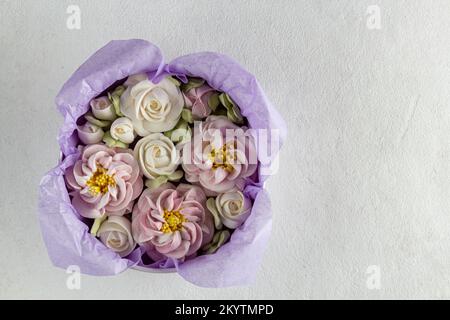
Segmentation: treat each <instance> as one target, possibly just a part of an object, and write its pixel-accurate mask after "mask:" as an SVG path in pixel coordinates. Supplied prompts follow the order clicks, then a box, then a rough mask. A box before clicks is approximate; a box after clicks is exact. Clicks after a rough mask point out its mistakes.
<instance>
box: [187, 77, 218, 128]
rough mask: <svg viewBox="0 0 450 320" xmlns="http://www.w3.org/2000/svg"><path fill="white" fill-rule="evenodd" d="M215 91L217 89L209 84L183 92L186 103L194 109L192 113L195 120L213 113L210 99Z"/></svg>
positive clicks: (189, 107)
mask: <svg viewBox="0 0 450 320" xmlns="http://www.w3.org/2000/svg"><path fill="white" fill-rule="evenodd" d="M214 93H216V91H215V90H214V89H213V88H211V87H210V86H208V85H207V84H203V85H201V86H200V87H197V88H192V89H189V90H188V91H187V92H184V93H183V95H184V101H185V105H186V107H187V108H188V109H191V110H192V115H193V117H194V119H195V120H200V119H203V118H206V117H207V116H209V115H210V114H211V108H210V107H209V104H208V101H209V98H210V97H211V96H212V95H213V94H214Z"/></svg>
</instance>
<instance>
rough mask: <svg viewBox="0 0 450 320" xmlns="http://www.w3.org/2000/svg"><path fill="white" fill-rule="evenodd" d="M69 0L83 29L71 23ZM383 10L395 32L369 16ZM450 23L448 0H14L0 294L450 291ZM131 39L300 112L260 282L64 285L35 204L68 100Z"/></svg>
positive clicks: (173, 278) (2, 33)
mask: <svg viewBox="0 0 450 320" xmlns="http://www.w3.org/2000/svg"><path fill="white" fill-rule="evenodd" d="M69 4H75V5H78V6H79V8H80V10H81V29H80V30H69V29H68V28H67V27H66V19H67V17H68V14H67V13H66V9H67V6H68V5H69ZM369 5H377V6H378V8H379V9H380V27H381V29H370V28H368V27H367V19H368V18H369V19H370V18H371V17H372V16H368V15H367V14H366V10H367V8H368V6H369ZM449 16H450V1H445V0H442V1H426V0H422V1H412V0H411V1H399V0H390V1H387V0H386V1H384V0H370V1H367V0H361V1H358V0H353V1H317V0H310V1H289V0H277V1H274V0H269V1H261V0H253V1H236V0H234V1H204V0H202V1H198V0H196V1H193V0H192V1H143V0H139V1H125V0H120V1H81V0H71V1H65V0H64V1H59V0H58V1H50V0H47V1H43V0H40V1H32V0H28V1H17V0H14V1H12V0H11V1H8V0H0V58H1V59H0V111H1V115H0V150H1V152H0V164H1V165H0V214H1V223H0V235H1V239H2V241H1V242H0V248H1V251H0V252H1V255H2V256H1V257H0V298H63V299H74V298H75V299H77V298H84V299H91V298H103V299H116V298H139V299H141V298H142V299H160V298H164V299H179V298H180V299H181V298H192V299H206V298H213V299H233V298H241V299H253V298H258V299H265V298H275V299H277V298H290V299H311V298H358V299H364V298H375V299H378V298H450V62H449V61H450V59H449V56H450V34H449V32H450V31H449V30H450V19H449ZM370 22H373V21H372V20H370V21H369V24H370ZM127 38H143V39H147V40H149V41H152V42H154V43H155V44H157V45H158V46H159V47H160V48H161V49H162V51H163V52H164V54H165V56H166V58H167V59H168V60H170V59H172V58H174V57H176V56H178V55H182V54H187V53H191V52H196V51H204V50H211V51H218V52H222V53H226V54H228V55H230V56H232V57H234V58H235V59H236V60H238V61H240V62H241V63H242V64H243V65H244V66H246V67H247V69H248V70H249V71H250V72H252V73H253V74H255V75H256V76H257V78H258V79H259V81H260V83H261V85H262V87H263V88H264V89H265V91H266V93H267V95H268V97H269V98H270V100H271V101H272V102H273V104H274V105H275V106H277V108H278V109H279V111H280V112H281V114H282V115H283V116H284V118H285V119H286V121H287V125H288V130H289V140H288V141H287V143H286V144H285V146H284V148H283V150H282V152H281V155H280V170H279V172H278V174H277V175H276V176H274V177H272V179H271V180H270V182H269V183H268V189H269V191H270V194H271V198H272V201H273V221H274V223H273V232H272V237H271V240H270V245H269V246H268V248H267V251H266V254H265V256H264V260H263V265H262V266H261V268H260V270H258V276H257V282H256V283H255V284H254V285H253V286H251V287H244V288H227V289H203V288H198V287H195V286H193V285H191V284H189V283H187V282H185V281H184V280H183V279H182V278H181V277H179V276H178V275H177V274H150V273H142V272H138V271H128V272H125V273H123V274H121V275H119V276H115V277H106V278H97V277H91V276H83V277H82V279H81V281H82V282H81V285H82V286H81V290H68V289H67V287H66V277H67V275H66V273H65V272H64V270H61V269H57V268H55V267H53V266H52V265H51V263H50V261H49V259H48V257H47V253H46V249H45V247H44V244H43V241H42V239H41V234H40V230H39V225H38V220H37V215H36V206H37V191H38V184H39V181H40V178H41V177H42V175H43V174H44V173H45V172H46V171H47V170H49V169H50V168H51V167H53V166H54V165H55V164H56V161H57V158H58V145H57V142H56V135H57V131H58V128H59V127H60V126H61V124H62V117H61V116H60V115H59V114H58V113H57V111H56V109H55V105H54V102H53V101H54V97H55V95H56V94H57V92H58V90H59V89H60V87H61V86H62V84H63V83H64V81H65V80H67V79H68V77H69V76H70V75H71V73H72V72H73V71H74V70H75V69H76V68H77V67H78V66H79V65H80V64H81V63H82V62H83V61H84V60H85V59H86V58H87V57H88V56H89V55H90V54H92V53H93V52H94V51H95V50H97V49H98V48H100V47H101V46H103V45H104V44H106V43H107V42H108V41H109V40H112V39H127ZM373 265H374V266H376V267H375V268H379V270H380V275H381V282H380V287H379V289H378V290H377V289H374V290H370V289H369V288H368V287H367V279H368V277H369V276H370V275H368V274H366V271H367V268H368V267H369V266H373ZM369 282H370V281H369ZM369 287H370V286H369Z"/></svg>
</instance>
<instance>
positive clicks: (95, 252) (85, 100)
mask: <svg viewBox="0 0 450 320" xmlns="http://www.w3.org/2000/svg"><path fill="white" fill-rule="evenodd" d="M142 72H146V73H148V74H149V75H150V76H151V77H152V79H153V80H154V81H155V82H157V81H159V80H160V79H161V78H162V77H163V76H164V75H168V74H170V75H175V76H178V77H179V78H180V79H183V78H184V79H185V77H186V76H195V77H201V78H203V79H205V80H206V81H207V82H208V83H209V85H210V86H212V87H213V88H215V89H216V90H219V91H223V92H226V93H228V94H229V95H230V97H231V98H232V99H233V100H234V101H235V102H236V103H237V104H238V105H239V106H240V107H241V110H242V114H243V115H244V116H245V117H247V119H248V121H249V126H250V127H251V128H254V129H259V128H265V129H269V130H271V129H275V130H278V133H279V137H280V141H283V140H284V138H285V137H286V126H285V123H284V121H283V119H282V118H281V116H280V115H279V114H278V112H277V111H276V110H275V109H274V108H273V107H272V106H271V104H270V103H269V101H268V100H267V98H266V97H265V95H264V93H263V91H262V89H261V88H260V86H259V84H258V82H257V81H256V79H255V77H254V76H253V75H251V74H250V73H248V72H247V71H246V70H244V69H243V68H242V67H241V66H240V65H239V64H238V63H237V62H235V61H234V60H232V59H231V58H229V57H227V56H225V55H222V54H218V53H213V52H204V53H195V54H190V55H186V56H182V57H179V58H177V59H175V60H173V61H172V62H170V63H169V64H165V63H164V60H163V56H162V53H161V51H160V50H159V48H158V47H156V46H155V45H153V44H151V43H149V42H147V41H144V40H121V41H111V42H109V43H108V44H107V45H106V46H104V47H103V48H101V49H100V50H98V51H97V52H96V53H94V54H93V55H92V56H91V57H90V58H89V59H88V60H87V61H86V62H85V63H83V65H81V67H79V68H78V70H76V71H75V73H74V74H73V75H72V76H71V77H70V79H69V80H68V81H67V82H66V83H65V84H64V86H63V88H62V89H61V91H60V92H59V94H58V95H57V97H56V104H57V107H58V110H59V111H60V112H61V113H62V115H63V117H64V124H63V126H62V128H61V129H60V132H59V135H58V142H59V145H60V149H61V153H62V157H61V160H60V162H59V164H58V165H57V166H56V167H55V168H54V169H52V170H50V171H49V172H48V173H47V174H46V175H45V176H44V177H43V178H42V180H41V183H40V186H39V221H40V225H41V230H42V235H43V238H44V242H45V244H46V247H47V250H48V254H49V256H50V259H51V261H52V262H53V264H54V265H55V266H58V267H61V268H67V267H68V266H70V265H77V266H78V267H79V268H80V270H81V272H82V273H85V274H91V275H114V274H118V273H120V272H123V271H124V270H126V269H127V268H130V267H133V268H137V269H140V270H147V271H177V272H178V273H179V274H180V275H181V276H182V277H183V278H184V279H185V280H187V281H189V282H191V283H193V284H195V285H198V286H203V287H227V286H242V285H249V284H251V283H252V282H253V281H254V279H255V274H256V271H257V268H258V266H259V264H260V262H261V258H262V255H263V252H264V249H265V247H266V244H267V241H268V238H269V236H270V230H271V224H272V218H271V207H270V199H269V197H268V194H267V192H266V191H265V190H264V189H263V186H264V184H263V182H264V180H266V178H267V176H264V175H262V174H261V170H259V182H258V183H256V184H252V185H249V186H247V187H246V189H245V190H244V192H245V193H246V194H247V195H249V196H250V197H251V198H252V199H253V200H254V204H253V208H252V213H251V215H250V216H249V218H248V219H247V221H246V222H245V223H244V224H243V225H242V226H241V227H239V228H238V229H236V230H235V231H234V233H233V234H232V236H231V239H230V241H229V242H228V243H227V244H225V245H223V246H222V247H221V248H220V249H219V250H218V251H217V252H216V253H215V254H212V255H203V256H198V257H196V258H194V259H191V260H187V261H185V262H184V263H178V262H177V261H165V262H164V263H161V262H160V263H154V264H153V265H150V266H146V265H144V263H143V262H142V261H141V255H142V254H141V250H140V249H139V248H138V249H136V250H135V251H134V252H133V253H131V254H130V255H129V256H128V257H127V258H120V256H119V255H117V254H116V253H114V252H113V251H111V250H109V249H108V248H107V247H105V246H104V245H103V244H102V243H101V242H100V241H99V240H97V239H96V238H95V237H94V236H92V235H91V234H90V233H89V227H88V226H87V225H86V224H85V223H83V222H82V221H81V220H80V215H79V214H78V213H77V212H76V210H75V209H74V208H73V207H72V205H71V203H70V198H69V195H68V192H67V188H66V185H65V182H64V176H63V175H64V170H65V169H66V168H67V167H70V166H71V165H73V164H74V163H75V161H76V160H77V158H78V156H79V152H78V150H77V148H76V144H77V137H76V121H77V119H78V118H79V117H80V116H82V115H83V114H84V113H86V112H87V110H88V108H89V102H90V100H91V99H92V98H94V97H96V96H98V95H99V94H100V93H102V92H104V91H105V90H106V89H107V88H108V87H110V86H111V85H113V84H114V83H115V82H117V81H118V80H122V79H124V78H126V77H128V76H129V75H132V74H137V73H142ZM269 138H270V137H269ZM279 145H280V146H281V143H280V144H279ZM258 152H260V151H259V150H258ZM266 153H268V152H267V151H266ZM276 153H278V150H275V151H273V152H272V154H269V156H267V155H266V158H269V160H268V161H266V162H265V163H261V162H260V164H259V166H260V169H261V166H262V165H264V166H270V165H271V161H272V160H273V159H275V157H276Z"/></svg>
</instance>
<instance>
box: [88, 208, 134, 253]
mask: <svg viewBox="0 0 450 320" xmlns="http://www.w3.org/2000/svg"><path fill="white" fill-rule="evenodd" d="M97 236H98V237H99V238H100V241H101V242H103V244H104V245H105V246H107V247H108V248H110V249H111V250H113V251H114V252H117V253H118V254H119V255H120V256H121V257H125V256H127V255H129V254H130V253H131V252H132V251H133V250H134V247H135V246H136V243H135V241H134V239H133V236H132V235H131V223H130V221H129V220H128V219H127V218H125V217H122V216H110V217H108V220H106V221H105V222H103V223H102V225H101V226H100V228H99V229H98V231H97Z"/></svg>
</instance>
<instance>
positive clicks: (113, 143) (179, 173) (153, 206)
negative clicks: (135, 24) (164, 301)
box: [39, 40, 286, 287]
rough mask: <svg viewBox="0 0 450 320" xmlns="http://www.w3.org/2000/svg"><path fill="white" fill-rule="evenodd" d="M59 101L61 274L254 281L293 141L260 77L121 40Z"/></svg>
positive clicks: (231, 65) (55, 181) (57, 244)
mask: <svg viewBox="0 0 450 320" xmlns="http://www.w3.org/2000/svg"><path fill="white" fill-rule="evenodd" d="M56 103H57V105H58V108H59V110H60V112H61V113H62V114H63V116H64V120H65V121H64V124H63V126H62V128H61V131H60V134H59V137H58V140H59V144H60V148H61V159H60V162H59V164H58V166H57V167H56V168H54V169H52V170H51V171H50V172H48V173H47V174H46V175H45V176H44V178H43V179H42V181H41V184H40V199H39V218H40V223H41V228H42V234H43V238H44V241H45V243H46V245H47V249H48V252H49V255H50V258H51V260H52V262H53V263H54V264H55V265H56V266H59V267H63V268H67V267H69V266H73V265H75V266H78V267H79V269H80V271H81V272H82V273H87V274H94V275H111V274H117V273H120V272H122V271H124V270H126V269H127V268H130V267H132V268H135V269H139V270H144V271H154V272H156V271H177V272H178V273H179V274H180V275H181V276H182V277H184V278H185V279H186V280H188V281H190V282H192V283H194V284H197V285H200V286H206V287H223V286H235V285H246V284H249V283H250V282H251V281H252V280H253V279H254V276H255V274H256V270H257V267H258V265H259V263H260V260H261V258H262V254H263V251H264V247H265V246H266V243H267V240H268V237H269V234H270V227H271V208H270V201H269V198H268V195H267V193H266V191H265V190H264V188H263V187H264V181H265V180H266V179H267V178H268V176H269V175H270V174H272V173H273V171H274V167H276V164H277V163H276V161H275V160H276V156H277V152H278V150H279V147H280V145H281V142H282V140H283V139H284V137H285V135H286V131H285V126H284V122H283V120H282V119H281V117H280V116H279V114H278V113H277V112H276V110H275V109H273V107H272V106H271V105H270V104H269V102H268V101H267V99H266V98H265V96H264V94H263V92H262V90H261V88H260V87H259V85H258V83H257V82H256V80H255V78H254V77H253V76H252V75H250V74H249V73H248V72H246V71H245V70H244V69H243V68H242V67H241V66H239V65H238V64H237V63H236V62H234V61H233V60H231V59H230V58H228V57H226V56H224V55H220V54H217V53H199V54H191V55H188V56H184V57H180V58H177V59H175V60H174V61H172V62H171V63H169V64H165V63H164V61H163V58H162V54H161V53H160V51H159V49H158V48H157V47H156V46H154V45H152V44H151V43H149V42H146V41H143V40H127V41H112V42H110V43H109V44H107V45H106V46H105V47H103V48H102V49H100V50H99V51H97V52H96V53H95V54H94V55H93V56H91V57H90V58H89V59H88V60H87V61H86V62H85V63H84V64H83V65H82V66H81V67H80V68H79V69H78V70H77V71H76V72H75V73H74V74H73V75H72V77H71V78H70V79H69V80H68V81H67V82H66V84H65V85H64V86H63V88H62V89H61V91H60V93H59V94H58V96H57V99H56Z"/></svg>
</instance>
